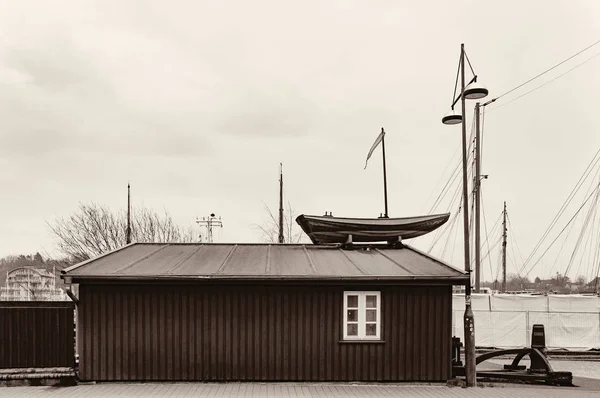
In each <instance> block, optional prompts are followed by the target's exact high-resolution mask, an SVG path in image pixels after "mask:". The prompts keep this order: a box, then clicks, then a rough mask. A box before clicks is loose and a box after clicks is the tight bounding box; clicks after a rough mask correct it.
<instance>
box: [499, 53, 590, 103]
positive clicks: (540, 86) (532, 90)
mask: <svg viewBox="0 0 600 398" xmlns="http://www.w3.org/2000/svg"><path fill="white" fill-rule="evenodd" d="M599 55H600V53H598V54H596V55H594V56H592V57H590V58H588V59H586V60H585V61H583V62H582V63H580V64H578V65H575V66H574V67H572V68H571V69H569V70H568V71H566V72H564V73H562V74H560V75H558V76H556V77H555V78H554V79H552V80H549V81H547V82H546V83H544V84H541V85H539V86H537V87H536V88H534V89H531V90H529V91H527V92H526V93H525V94H521V95H519V96H518V97H516V98H514V99H512V100H510V101H508V102H506V103H504V104H502V105H498V106H496V107H495V108H492V109H490V112H493V111H495V110H498V109H500V108H502V107H503V106H506V105H508V104H511V103H513V102H515V101H516V100H518V99H519V98H523V97H524V96H526V95H527V94H531V93H533V92H534V91H536V90H539V89H540V88H542V87H544V86H546V85H548V84H550V83H552V82H554V81H555V80H558V79H560V78H561V77H563V76H564V75H566V74H567V73H569V72H571V71H573V70H575V69H577V68H579V67H580V66H583V65H584V64H586V63H588V62H589V61H591V60H592V59H594V58H596V57H597V56H599ZM496 99H498V98H496Z"/></svg>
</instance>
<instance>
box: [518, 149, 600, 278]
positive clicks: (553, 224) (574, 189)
mask: <svg viewBox="0 0 600 398" xmlns="http://www.w3.org/2000/svg"><path fill="white" fill-rule="evenodd" d="M599 152H600V150H599ZM599 152H596V155H598V153H599ZM596 155H594V158H595V157H596ZM598 160H600V158H598V159H597V160H596V161H595V163H598ZM592 161H593V159H592ZM590 166H591V165H590V164H588V167H587V168H586V170H585V171H584V174H583V175H582V176H581V177H580V178H579V181H577V184H576V185H575V187H574V188H573V190H572V191H571V193H570V194H569V197H567V199H566V200H565V202H564V203H563V205H562V207H561V208H560V210H559V212H558V213H557V214H556V215H555V216H554V219H553V220H552V223H551V224H550V226H548V228H547V229H546V231H545V232H544V235H543V236H542V238H541V239H540V241H538V244H537V245H536V247H535V248H534V251H533V252H532V253H531V254H530V256H529V257H528V258H527V260H526V261H525V263H524V264H523V265H522V266H521V270H523V269H525V267H526V265H527V264H528V263H529V261H531V259H532V258H533V255H534V253H535V252H536V251H537V250H538V249H539V247H541V244H542V242H543V240H544V239H545V238H546V237H547V236H548V235H549V234H550V231H551V229H552V228H553V227H554V226H555V225H556V223H557V222H558V220H559V218H560V217H561V216H562V214H563V213H564V212H565V210H566V209H567V206H568V205H569V204H570V203H571V201H572V200H573V198H574V197H575V194H576V193H577V192H579V190H580V189H581V187H582V186H583V182H584V181H585V179H587V177H588V176H589V174H590V173H591V172H592V168H590ZM594 166H595V165H594ZM588 169H589V170H588ZM598 171H600V169H599V170H597V171H596V175H597V174H598ZM588 193H589V189H588V191H587V192H586V195H587V194H588ZM569 233H570V230H569ZM561 250H562V249H561ZM555 263H556V262H555ZM553 267H554V264H553V265H552V268H553Z"/></svg>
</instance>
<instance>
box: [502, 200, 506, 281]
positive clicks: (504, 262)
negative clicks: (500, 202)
mask: <svg viewBox="0 0 600 398" xmlns="http://www.w3.org/2000/svg"><path fill="white" fill-rule="evenodd" d="M502 216H503V217H502V293H505V292H506V202H504V211H503V212H502Z"/></svg>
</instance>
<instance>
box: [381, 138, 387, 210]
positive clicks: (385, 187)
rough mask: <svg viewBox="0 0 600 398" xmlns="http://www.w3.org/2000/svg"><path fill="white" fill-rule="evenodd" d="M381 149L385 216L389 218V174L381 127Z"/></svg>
mask: <svg viewBox="0 0 600 398" xmlns="http://www.w3.org/2000/svg"><path fill="white" fill-rule="evenodd" d="M381 150H382V151H383V199H384V202H385V213H384V214H383V217H384V218H388V200H387V174H386V170H385V131H384V130H383V127H382V128H381Z"/></svg>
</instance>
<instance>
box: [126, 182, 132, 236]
mask: <svg viewBox="0 0 600 398" xmlns="http://www.w3.org/2000/svg"><path fill="white" fill-rule="evenodd" d="M130 243H131V186H130V185H129V183H127V230H126V231H125V244H127V245H128V244H130Z"/></svg>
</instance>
